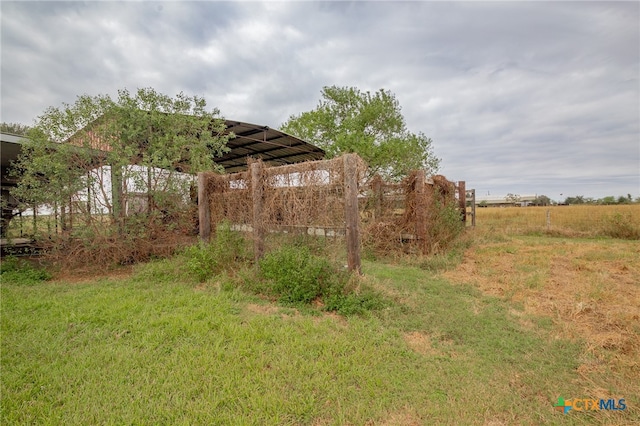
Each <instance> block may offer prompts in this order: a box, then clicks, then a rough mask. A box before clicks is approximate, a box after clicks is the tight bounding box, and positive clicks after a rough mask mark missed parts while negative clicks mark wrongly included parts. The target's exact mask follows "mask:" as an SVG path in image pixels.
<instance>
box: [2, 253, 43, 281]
mask: <svg viewBox="0 0 640 426" xmlns="http://www.w3.org/2000/svg"><path fill="white" fill-rule="evenodd" d="M0 277H2V282H3V283H7V284H26V285H31V284H36V283H38V282H41V281H48V280H50V279H51V274H50V273H49V272H47V271H45V270H44V269H39V268H35V267H33V265H31V264H30V263H29V262H27V261H25V260H21V259H18V258H15V257H7V258H6V259H3V260H2V264H0Z"/></svg>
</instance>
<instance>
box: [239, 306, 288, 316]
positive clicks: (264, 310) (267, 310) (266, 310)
mask: <svg viewBox="0 0 640 426" xmlns="http://www.w3.org/2000/svg"><path fill="white" fill-rule="evenodd" d="M246 309H247V311H249V312H251V313H253V314H261V315H273V314H278V313H280V309H279V308H278V307H277V306H273V305H258V304H255V303H249V304H247V306H246Z"/></svg>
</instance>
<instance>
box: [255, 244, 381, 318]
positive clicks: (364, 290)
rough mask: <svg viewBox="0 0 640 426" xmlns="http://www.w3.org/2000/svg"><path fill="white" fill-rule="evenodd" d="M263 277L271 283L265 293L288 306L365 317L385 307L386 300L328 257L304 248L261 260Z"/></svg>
mask: <svg viewBox="0 0 640 426" xmlns="http://www.w3.org/2000/svg"><path fill="white" fill-rule="evenodd" d="M260 274H261V276H262V277H263V278H264V279H266V280H267V282H266V286H265V285H263V286H262V290H263V292H264V291H266V292H267V293H268V294H271V295H274V296H276V297H278V300H279V301H280V302H281V303H284V304H286V305H294V306H295V305H297V306H300V305H305V304H307V305H308V304H310V303H311V302H320V304H324V309H325V310H327V311H335V312H338V313H339V314H342V315H356V314H362V313H364V312H366V311H370V310H375V309H380V308H382V307H383V306H385V303H386V301H385V300H384V298H383V297H382V296H381V295H380V294H379V293H377V292H376V291H374V290H373V289H371V288H369V287H368V286H366V285H364V284H362V283H361V282H360V281H361V279H360V277H358V276H356V275H351V274H349V273H348V272H347V271H345V270H344V269H342V268H340V267H339V266H337V265H335V264H333V263H331V262H330V261H329V260H327V259H326V258H324V257H321V256H314V255H312V254H311V252H310V251H309V249H308V248H307V247H304V246H292V245H283V246H282V247H280V248H279V249H277V250H274V251H272V252H270V253H267V254H266V255H265V256H264V258H263V259H262V260H261V261H260Z"/></svg>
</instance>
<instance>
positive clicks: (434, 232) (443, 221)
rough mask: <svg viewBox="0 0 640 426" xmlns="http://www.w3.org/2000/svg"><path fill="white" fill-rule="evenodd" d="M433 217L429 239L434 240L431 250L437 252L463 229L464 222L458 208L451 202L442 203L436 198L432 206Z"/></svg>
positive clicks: (444, 247)
mask: <svg viewBox="0 0 640 426" xmlns="http://www.w3.org/2000/svg"><path fill="white" fill-rule="evenodd" d="M433 211H434V218H433V221H432V224H431V226H430V227H429V239H430V241H435V244H434V246H433V247H432V251H434V252H438V251H440V250H446V249H447V248H449V247H450V246H451V245H452V244H453V243H454V242H455V241H456V239H457V238H458V236H460V234H461V233H462V232H463V231H464V227H465V225H464V222H463V221H462V219H461V217H460V210H458V208H457V206H456V205H455V204H454V203H452V202H445V203H442V202H441V201H439V200H437V201H436V203H434V206H433Z"/></svg>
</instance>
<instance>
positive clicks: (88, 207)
mask: <svg viewBox="0 0 640 426" xmlns="http://www.w3.org/2000/svg"><path fill="white" fill-rule="evenodd" d="M224 130H225V123H224V120H223V119H222V118H220V117H219V111H218V110H217V109H213V110H208V109H207V108H206V102H205V101H204V99H203V98H200V97H198V96H193V97H189V96H186V95H184V94H183V93H179V94H178V95H176V96H175V97H173V98H172V97H169V96H167V95H163V94H161V93H158V92H156V91H155V90H153V89H151V88H146V89H139V90H138V91H137V92H136V93H135V94H131V93H129V92H128V91H126V90H121V91H119V92H118V97H117V99H112V98H111V97H109V96H107V95H98V96H88V95H82V96H79V97H78V98H77V99H76V101H75V103H74V104H71V105H69V104H63V106H62V107H59V108H56V107H50V108H48V109H47V110H46V111H45V112H44V114H43V115H42V116H40V117H39V118H38V121H37V122H36V124H35V126H34V127H33V128H32V129H30V130H29V132H28V135H27V136H28V141H26V142H25V143H24V144H23V150H22V155H21V156H20V158H19V160H18V162H17V164H16V167H15V168H14V172H13V173H14V176H15V177H20V181H19V184H18V186H17V187H16V188H14V189H12V195H13V196H15V197H16V198H17V199H18V200H20V201H21V202H22V203H23V204H24V205H26V206H31V205H33V204H36V205H48V206H50V207H51V208H53V209H54V210H56V211H58V212H60V218H61V222H62V224H61V225H62V229H63V230H67V229H68V228H71V227H73V228H82V231H81V234H80V235H74V236H75V237H80V238H82V239H83V240H85V241H89V240H92V239H95V237H96V236H98V235H100V236H103V237H106V236H112V235H120V236H122V235H123V234H128V235H130V236H133V237H135V239H143V240H157V239H159V233H161V232H166V231H172V232H173V231H175V232H178V233H183V234H184V233H188V232H192V231H193V223H192V222H193V215H192V214H191V212H190V208H191V207H192V199H191V189H192V188H193V185H194V177H193V174H194V173H196V172H199V171H205V170H206V171H210V170H213V169H216V168H217V166H216V165H215V163H214V162H213V158H214V157H215V156H220V155H222V154H223V153H224V152H226V151H228V148H227V146H226V144H227V141H228V139H229V137H231V136H232V135H231V136H227V135H224ZM118 194H120V195H118ZM125 208H126V209H127V212H126V213H125ZM63 211H64V212H67V214H65V215H62V212H63ZM69 211H73V212H74V214H73V221H71V219H70V216H71V215H69V214H68V212H69ZM105 219H106V220H105ZM161 239H162V240H163V241H164V242H165V244H169V243H170V242H171V241H170V239H169V238H168V237H167V236H166V235H165V236H164V237H162V238H161ZM127 244H128V243H127ZM85 245H86V244H85ZM115 249H119V248H117V247H116V248H115ZM143 256H146V254H143Z"/></svg>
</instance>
